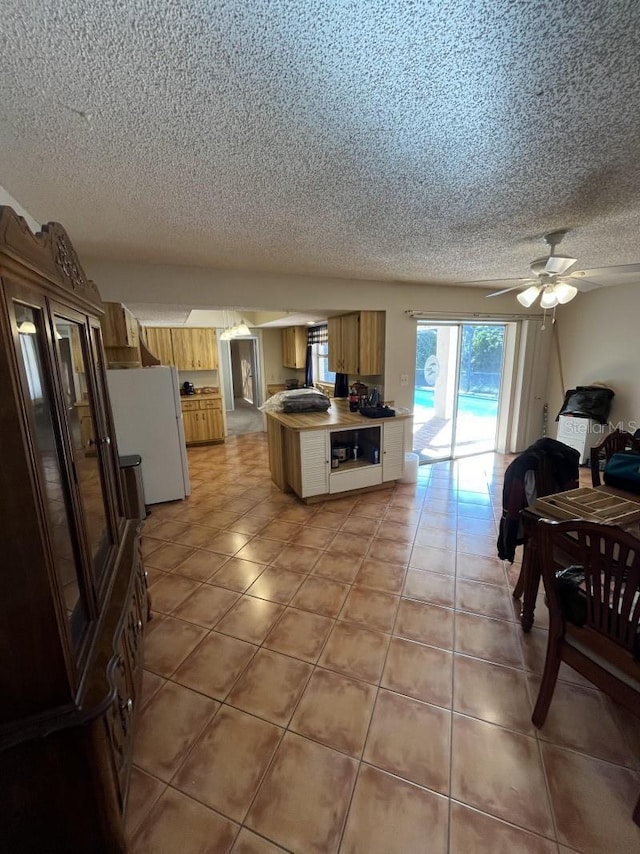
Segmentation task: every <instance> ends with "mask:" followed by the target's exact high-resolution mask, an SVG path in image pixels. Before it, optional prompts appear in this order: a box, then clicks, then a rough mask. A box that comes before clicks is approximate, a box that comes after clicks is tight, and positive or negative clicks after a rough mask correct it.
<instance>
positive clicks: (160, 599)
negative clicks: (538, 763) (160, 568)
mask: <svg viewBox="0 0 640 854" xmlns="http://www.w3.org/2000/svg"><path fill="white" fill-rule="evenodd" d="M199 586H200V582H199V581H193V580H192V579H190V578H182V577H180V576H177V575H173V574H167V575H165V577H164V578H162V579H161V580H160V581H158V582H157V583H156V584H154V585H153V597H152V600H151V601H152V605H153V610H154V611H156V612H158V611H159V612H160V613H161V614H170V613H171V612H172V611H173V610H174V609H175V608H177V607H178V605H180V603H181V602H184V600H185V599H186V598H187V597H188V596H191V594H192V593H193V592H194V591H195V590H197V589H198V587H199Z"/></svg>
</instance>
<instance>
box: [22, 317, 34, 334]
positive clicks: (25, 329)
mask: <svg viewBox="0 0 640 854" xmlns="http://www.w3.org/2000/svg"><path fill="white" fill-rule="evenodd" d="M37 331H38V330H37V329H36V325H35V323H34V322H33V321H32V320H23V321H22V323H21V324H20V326H18V332H19V333H20V335H35V334H36V332H37Z"/></svg>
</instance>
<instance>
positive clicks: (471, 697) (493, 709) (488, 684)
mask: <svg viewBox="0 0 640 854" xmlns="http://www.w3.org/2000/svg"><path fill="white" fill-rule="evenodd" d="M453 708H454V709H455V710H456V712H462V713H464V714H466V715H471V716H472V717H474V718H482V720H485V721H489V723H493V724H499V725H500V726H504V727H507V729H513V730H517V731H518V732H524V733H527V734H528V735H535V733H536V729H535V727H534V725H533V724H532V723H531V712H532V706H531V702H530V699H529V693H528V691H527V681H526V676H525V673H524V671H522V670H516V669H514V668H512V667H504V666H503V665H500V664H492V663H491V662H489V661H482V660H480V659H478V658H468V657H467V656H464V655H457V654H456V655H455V656H454V688H453Z"/></svg>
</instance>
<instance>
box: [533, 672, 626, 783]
mask: <svg viewBox="0 0 640 854" xmlns="http://www.w3.org/2000/svg"><path fill="white" fill-rule="evenodd" d="M528 678H529V685H530V688H531V697H532V699H533V701H534V702H535V700H536V698H537V696H538V691H539V689H540V679H538V678H537V677H535V676H533V675H531V674H529V677H528ZM637 726H638V727H640V721H638V723H637ZM538 736H539V738H540V739H542V740H543V741H551V742H553V743H554V744H557V745H559V746H560V747H568V748H572V749H573V750H577V751H578V752H580V753H587V754H588V755H589V756H595V757H597V758H598V759H605V760H607V761H608V762H615V763H616V764H618V765H627V766H629V767H630V768H634V767H635V761H634V756H633V754H632V753H630V752H629V748H628V746H627V743H626V741H625V739H624V736H623V734H622V732H621V731H620V729H619V727H618V724H617V722H616V719H615V717H614V715H613V713H612V711H611V705H610V703H609V701H608V700H607V697H606V696H605V695H604V694H603V693H602V692H600V691H596V690H594V689H593V688H583V687H581V686H580V685H571V684H569V683H568V682H560V681H558V682H557V683H556V687H555V690H554V692H553V698H552V700H551V706H550V708H549V713H548V715H547V719H546V721H545V722H544V725H543V726H542V727H541V728H540V729H539V730H538ZM638 792H639V794H640V786H639V787H638Z"/></svg>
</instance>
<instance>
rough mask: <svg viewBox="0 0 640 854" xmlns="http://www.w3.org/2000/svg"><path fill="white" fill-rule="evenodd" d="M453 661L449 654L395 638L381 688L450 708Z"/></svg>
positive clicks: (392, 640) (390, 648) (388, 655)
mask: <svg viewBox="0 0 640 854" xmlns="http://www.w3.org/2000/svg"><path fill="white" fill-rule="evenodd" d="M452 659H453V655H452V653H451V652H449V651H448V650H444V649H436V647H433V646H424V645H423V644H420V643H415V642H414V641H408V640H404V638H397V637H394V638H392V639H391V643H390V645H389V652H388V653H387V661H386V663H385V667H384V672H383V674H382V679H381V681H380V685H381V686H382V687H383V688H389V689H390V690H391V691H396V692H397V693H399V694H407V695H408V696H409V697H415V698H416V699H418V700H424V701H425V702H427V703H433V704H434V705H436V706H444V707H446V708H451V685H452V676H453V661H452Z"/></svg>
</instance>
